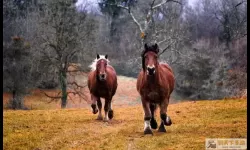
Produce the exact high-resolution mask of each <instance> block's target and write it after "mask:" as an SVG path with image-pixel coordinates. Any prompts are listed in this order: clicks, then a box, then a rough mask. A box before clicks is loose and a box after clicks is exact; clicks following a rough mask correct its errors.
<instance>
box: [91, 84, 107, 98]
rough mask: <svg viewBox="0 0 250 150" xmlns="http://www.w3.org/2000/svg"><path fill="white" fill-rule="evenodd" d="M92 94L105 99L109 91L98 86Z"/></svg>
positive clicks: (104, 87)
mask: <svg viewBox="0 0 250 150" xmlns="http://www.w3.org/2000/svg"><path fill="white" fill-rule="evenodd" d="M94 94H95V95H97V96H100V97H106V96H108V95H109V89H108V88H107V87H106V86H98V87H97V88H96V90H95V92H94Z"/></svg>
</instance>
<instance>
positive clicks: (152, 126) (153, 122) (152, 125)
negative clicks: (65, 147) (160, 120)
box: [150, 118, 158, 129]
mask: <svg viewBox="0 0 250 150" xmlns="http://www.w3.org/2000/svg"><path fill="white" fill-rule="evenodd" d="M150 126H151V128H152V129H157V126H158V125H157V122H156V120H155V119H154V118H152V119H151V120H150Z"/></svg>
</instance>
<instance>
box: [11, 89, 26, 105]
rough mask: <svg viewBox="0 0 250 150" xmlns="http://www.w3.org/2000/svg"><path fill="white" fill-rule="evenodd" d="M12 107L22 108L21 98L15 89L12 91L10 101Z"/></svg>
mask: <svg viewBox="0 0 250 150" xmlns="http://www.w3.org/2000/svg"><path fill="white" fill-rule="evenodd" d="M11 107H12V109H23V108H24V107H23V98H22V96H21V95H20V94H18V93H17V91H16V90H13V91H12V101H11Z"/></svg>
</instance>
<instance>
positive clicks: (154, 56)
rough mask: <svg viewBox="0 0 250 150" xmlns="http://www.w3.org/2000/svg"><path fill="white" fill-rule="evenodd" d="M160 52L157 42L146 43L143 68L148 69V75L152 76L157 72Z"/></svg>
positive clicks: (143, 53)
mask: <svg viewBox="0 0 250 150" xmlns="http://www.w3.org/2000/svg"><path fill="white" fill-rule="evenodd" d="M158 52H159V47H158V45H157V44H156V43H155V44H154V45H151V46H148V45H147V44H145V45H144V51H143V52H142V56H141V57H142V68H143V71H146V73H147V75H149V76H152V75H154V74H155V73H156V70H157V69H156V68H157V66H158V64H159V63H158Z"/></svg>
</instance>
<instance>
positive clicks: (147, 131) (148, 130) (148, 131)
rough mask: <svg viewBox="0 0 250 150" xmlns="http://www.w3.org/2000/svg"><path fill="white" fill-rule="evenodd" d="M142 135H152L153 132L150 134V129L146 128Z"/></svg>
mask: <svg viewBox="0 0 250 150" xmlns="http://www.w3.org/2000/svg"><path fill="white" fill-rule="evenodd" d="M144 134H152V135H153V132H152V130H151V129H150V128H146V129H145V130H144Z"/></svg>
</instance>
